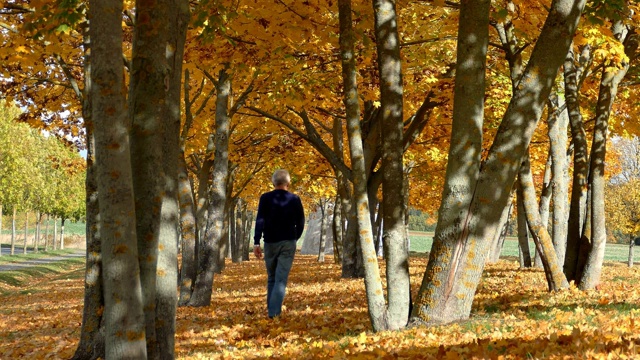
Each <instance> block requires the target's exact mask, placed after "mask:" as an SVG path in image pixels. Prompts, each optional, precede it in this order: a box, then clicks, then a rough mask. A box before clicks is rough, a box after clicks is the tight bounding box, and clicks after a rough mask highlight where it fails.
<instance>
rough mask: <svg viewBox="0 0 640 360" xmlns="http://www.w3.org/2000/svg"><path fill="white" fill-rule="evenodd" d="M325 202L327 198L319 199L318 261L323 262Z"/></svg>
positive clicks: (324, 248)
mask: <svg viewBox="0 0 640 360" xmlns="http://www.w3.org/2000/svg"><path fill="white" fill-rule="evenodd" d="M326 204H327V200H320V214H321V218H320V246H319V247H318V262H320V263H323V262H324V252H325V250H326V240H327V239H326V229H325V223H326V212H327V209H326V206H327V205H326Z"/></svg>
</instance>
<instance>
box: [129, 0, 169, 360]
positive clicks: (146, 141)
mask: <svg viewBox="0 0 640 360" xmlns="http://www.w3.org/2000/svg"><path fill="white" fill-rule="evenodd" d="M136 5H137V6H136V13H135V17H136V19H135V24H136V26H135V30H134V34H133V55H132V59H131V80H130V84H129V99H128V100H129V116H130V121H131V125H132V126H131V132H130V133H131V135H130V141H131V166H132V174H133V192H134V195H135V206H136V207H135V214H136V234H137V236H138V256H139V262H140V281H141V283H142V296H143V301H144V312H145V322H146V329H145V331H146V338H147V356H148V357H149V358H151V359H156V358H158V356H159V354H158V353H157V351H158V348H157V346H158V344H157V342H156V341H157V339H156V289H157V287H156V281H157V279H156V277H157V272H158V252H159V250H158V245H159V237H160V223H161V208H162V205H163V204H162V203H163V200H168V198H164V199H163V195H162V194H163V192H164V190H166V189H165V184H164V180H166V174H164V171H163V170H164V168H163V163H164V162H165V161H166V160H168V161H170V162H171V160H172V159H163V148H164V147H165V144H163V142H164V141H163V140H164V126H163V121H162V120H163V119H164V118H165V116H166V113H165V109H166V108H165V105H167V91H168V90H169V89H168V88H169V86H170V85H171V82H170V68H169V64H168V63H167V58H166V55H165V52H166V50H165V49H166V48H167V41H168V28H167V17H168V15H169V11H170V10H169V9H170V5H169V1H168V0H158V1H155V2H153V3H145V2H137V3H136ZM167 145H168V144H167ZM168 146H170V145H168ZM173 163H175V162H173ZM173 171H175V169H174V170H173ZM169 185H171V184H169ZM169 196H171V195H169ZM165 250H166V249H165Z"/></svg>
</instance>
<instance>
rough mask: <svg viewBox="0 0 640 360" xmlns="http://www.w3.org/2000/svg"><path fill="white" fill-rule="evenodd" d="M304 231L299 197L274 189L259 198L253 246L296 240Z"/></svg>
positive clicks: (302, 212)
mask: <svg viewBox="0 0 640 360" xmlns="http://www.w3.org/2000/svg"><path fill="white" fill-rule="evenodd" d="M302 230H304V209H303V208H302V201H300V197H298V195H295V194H293V193H290V192H288V191H287V190H281V189H276V190H273V191H270V192H268V193H264V194H262V196H260V203H259V204H258V215H256V231H255V235H254V236H253V243H254V245H259V244H260V237H262V236H263V235H264V242H265V243H275V242H278V241H284V240H298V239H300V236H302Z"/></svg>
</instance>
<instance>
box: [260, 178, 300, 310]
mask: <svg viewBox="0 0 640 360" xmlns="http://www.w3.org/2000/svg"><path fill="white" fill-rule="evenodd" d="M271 182H272V183H273V186H274V188H275V189H274V190H272V191H270V192H267V193H264V194H262V196H260V202H259V204H258V215H256V230H255V235H254V237H253V254H254V255H255V256H256V258H258V259H261V258H262V249H260V238H261V237H262V236H264V263H265V265H266V267H267V310H268V313H269V318H273V317H275V316H279V315H280V313H281V312H282V302H283V301H284V295H285V292H286V287H287V279H288V278H289V272H290V271H291V265H292V264H293V257H294V255H295V252H296V242H297V241H298V239H300V236H302V230H304V209H303V208H302V201H300V197H298V196H297V195H295V194H293V193H291V192H289V191H288V189H289V184H290V183H291V177H290V176H289V173H288V172H287V171H286V170H276V171H275V172H274V173H273V176H272V177H271Z"/></svg>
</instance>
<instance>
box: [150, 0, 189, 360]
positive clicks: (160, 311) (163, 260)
mask: <svg viewBox="0 0 640 360" xmlns="http://www.w3.org/2000/svg"><path fill="white" fill-rule="evenodd" d="M168 5H169V6H170V7H169V9H171V10H170V11H169V12H168V13H167V19H168V29H167V34H168V36H167V44H168V46H167V48H168V49H172V50H173V51H168V52H167V53H166V60H167V64H168V66H169V71H170V76H169V78H168V84H169V88H168V90H167V95H166V103H165V107H164V109H163V110H164V114H165V116H164V118H165V119H166V120H165V121H166V122H165V125H164V134H163V139H164V141H163V143H164V146H163V154H162V156H163V158H164V161H163V170H164V176H165V178H164V181H163V183H164V195H163V197H162V205H161V210H160V214H161V216H160V219H161V221H160V235H159V247H158V266H157V277H156V317H155V327H156V339H157V351H156V354H157V358H159V359H166V360H171V359H174V358H175V332H176V307H177V302H178V294H177V292H176V284H177V283H178V240H179V237H180V233H179V226H180V209H179V202H178V193H179V189H180V187H179V179H178V171H179V170H178V169H179V163H180V159H184V157H183V156H182V153H181V151H180V149H181V147H180V136H179V135H180V120H181V111H180V102H181V97H180V96H181V84H182V83H181V82H182V60H183V57H184V45H185V41H186V34H187V26H188V24H189V2H188V1H186V0H173V1H169V2H168Z"/></svg>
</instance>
